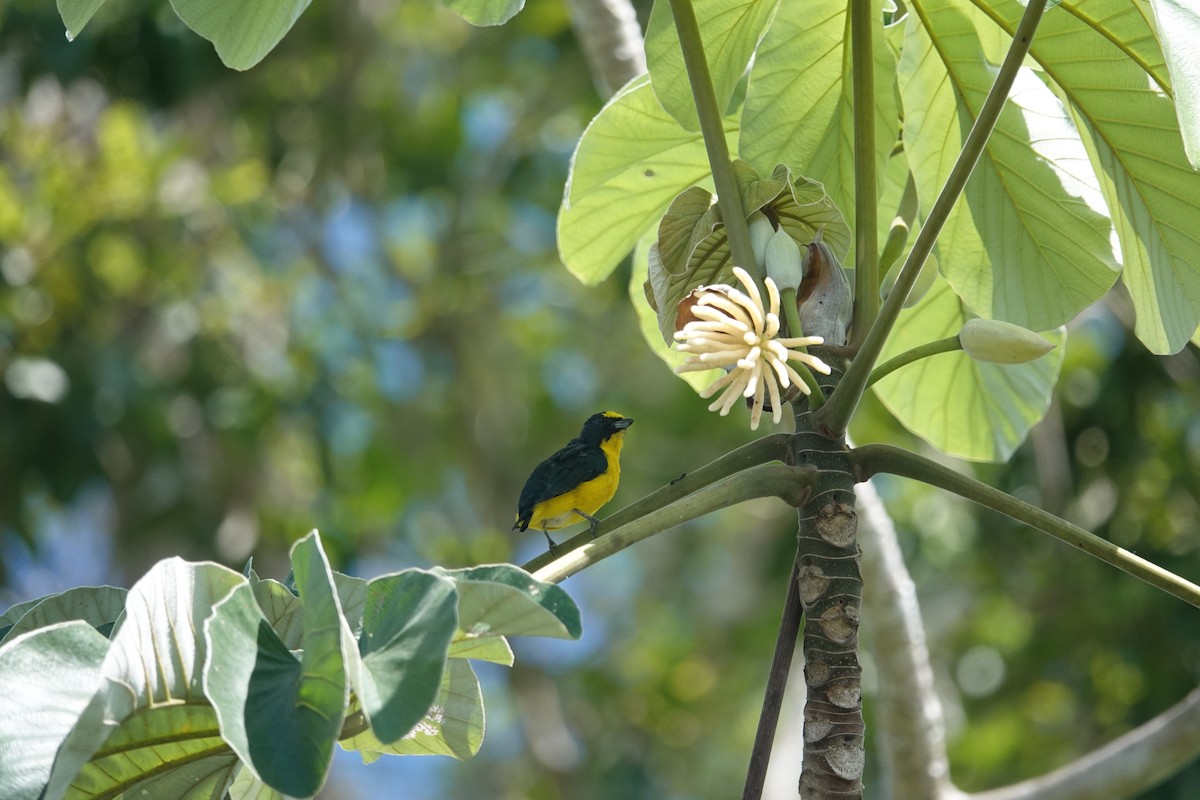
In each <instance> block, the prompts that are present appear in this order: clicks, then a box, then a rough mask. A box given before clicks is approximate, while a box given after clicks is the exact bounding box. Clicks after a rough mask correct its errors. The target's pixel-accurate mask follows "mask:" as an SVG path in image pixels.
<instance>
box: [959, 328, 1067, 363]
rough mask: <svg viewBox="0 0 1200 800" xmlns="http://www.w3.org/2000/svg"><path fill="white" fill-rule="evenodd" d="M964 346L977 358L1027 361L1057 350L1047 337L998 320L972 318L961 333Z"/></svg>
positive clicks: (977, 359) (1015, 361)
mask: <svg viewBox="0 0 1200 800" xmlns="http://www.w3.org/2000/svg"><path fill="white" fill-rule="evenodd" d="M958 341H959V343H960V344H961V345H962V349H963V350H964V351H965V352H966V354H967V355H969V356H970V357H971V358H973V359H975V360H976V361H987V362H990V363H992V364H1024V363H1025V362H1027V361H1034V360H1035V359H1039V358H1041V357H1042V356H1044V355H1046V353H1049V352H1050V351H1051V350H1053V349H1054V343H1053V342H1051V341H1050V340H1048V339H1047V338H1046V337H1044V336H1041V335H1039V334H1036V333H1034V332H1033V331H1031V330H1026V329H1025V328H1022V327H1021V326H1020V325H1013V324H1012V323H1011V322H1001V321H1000V320H998V319H973V320H969V321H968V322H967V324H966V325H963V326H962V330H960V331H959V332H958Z"/></svg>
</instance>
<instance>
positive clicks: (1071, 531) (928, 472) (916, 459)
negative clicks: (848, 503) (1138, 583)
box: [850, 444, 1200, 608]
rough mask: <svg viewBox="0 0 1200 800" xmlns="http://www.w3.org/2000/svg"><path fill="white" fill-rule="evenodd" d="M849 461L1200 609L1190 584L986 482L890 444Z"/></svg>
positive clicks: (1198, 591) (863, 472) (862, 472)
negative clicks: (1019, 528)
mask: <svg viewBox="0 0 1200 800" xmlns="http://www.w3.org/2000/svg"><path fill="white" fill-rule="evenodd" d="M850 460H851V461H852V462H853V463H854V464H855V466H856V471H857V475H856V477H857V478H858V479H859V480H860V481H865V480H867V479H868V478H870V477H871V476H872V475H876V474H878V473H880V472H887V473H890V474H892V475H902V476H904V477H906V478H912V479H914V480H918V481H922V482H924V483H927V484H929V485H930V486H937V487H939V488H941V489H945V490H946V491H948V492H954V493H955V494H957V495H959V496H960V497H965V498H967V499H968V500H972V501H974V502H976V503H978V504H979V505H981V506H984V507H986V508H990V509H992V510H993V511H999V512H1000V513H1001V514H1005V515H1007V516H1009V517H1012V518H1013V519H1015V520H1017V521H1018V522H1024V523H1025V524H1026V525H1029V526H1030V527H1033V528H1037V529H1038V530H1040V531H1042V532H1043V533H1048V534H1050V535H1051V536H1053V537H1054V538H1056V539H1058V540H1060V541H1063V542H1066V543H1067V544H1069V545H1072V546H1073V547H1078V548H1079V549H1080V550H1082V551H1083V552H1085V553H1087V554H1088V555H1092V556H1095V557H1096V558H1098V559H1100V560H1101V561H1103V562H1105V563H1106V564H1111V565H1112V566H1114V567H1116V568H1117V569H1119V570H1122V571H1124V572H1127V573H1129V574H1130V575H1132V576H1134V577H1135V578H1140V579H1142V580H1143V581H1145V582H1146V583H1148V584H1150V585H1151V586H1153V587H1155V588H1157V589H1162V590H1163V591H1164V592H1166V593H1167V594H1171V595H1174V596H1175V597H1178V598H1179V599H1180V600H1183V601H1184V602H1187V603H1191V604H1192V605H1194V606H1196V607H1198V608H1200V586H1197V585H1196V584H1194V583H1192V582H1191V581H1188V580H1185V579H1183V578H1181V577H1179V576H1178V575H1176V574H1175V573H1173V572H1170V571H1169V570H1165V569H1163V568H1162V567H1160V566H1158V565H1157V564H1155V563H1153V562H1151V561H1147V560H1146V559H1144V558H1142V557H1141V556H1139V555H1136V554H1134V553H1131V552H1129V551H1128V550H1126V549H1125V548H1123V547H1118V546H1117V545H1115V544H1113V543H1112V542H1110V541H1108V540H1106V539H1101V538H1100V537H1099V536H1096V535H1095V534H1094V533H1089V532H1088V531H1085V530H1084V529H1083V528H1080V527H1079V526H1078V525H1073V524H1071V523H1070V522H1067V521H1066V520H1065V519H1062V518H1061V517H1056V516H1054V515H1053V514H1051V513H1050V512H1048V511H1043V510H1042V509H1040V508H1038V507H1037V506H1034V505H1030V504H1029V503H1026V502H1025V501H1024V500H1018V499H1017V498H1015V497H1013V496H1012V495H1010V494H1008V493H1007V492H1002V491H1000V490H999V489H996V488H994V487H991V486H988V485H987V484H986V483H983V482H982V481H977V480H975V479H974V478H971V477H969V476H967V475H962V474H959V473H957V472H955V471H954V470H952V469H950V468H949V467H944V466H942V465H941V464H938V463H937V462H935V461H931V460H930V459H928V458H925V457H924V456H919V455H917V454H916V453H910V452H908V451H907V450H902V449H901V448H899V447H892V446H890V445H883V444H868V445H864V446H862V447H859V448H856V449H855V450H853V451H851V453H850Z"/></svg>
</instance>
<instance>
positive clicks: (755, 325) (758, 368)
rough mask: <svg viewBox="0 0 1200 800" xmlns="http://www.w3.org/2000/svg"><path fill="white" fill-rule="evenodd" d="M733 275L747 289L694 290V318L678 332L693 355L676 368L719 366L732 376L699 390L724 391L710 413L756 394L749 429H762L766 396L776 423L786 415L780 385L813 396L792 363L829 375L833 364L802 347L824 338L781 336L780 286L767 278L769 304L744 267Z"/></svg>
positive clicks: (679, 344)
mask: <svg viewBox="0 0 1200 800" xmlns="http://www.w3.org/2000/svg"><path fill="white" fill-rule="evenodd" d="M733 274H734V275H736V276H737V279H738V280H739V281H741V284H742V286H744V287H745V289H746V291H744V292H743V291H741V290H740V289H737V288H736V287H733V286H728V285H726V284H717V285H714V286H701V287H700V288H698V289H696V291H695V292H693V293H692V299H693V300H694V301H695V302H694V305H692V306H691V308H690V312H691V315H692V316H693V317H695V319H693V320H690V321H689V322H688V323H687V324H686V325H684V326H683V329H682V330H680V331H677V332H676V333H675V340H676V342H677V344H676V349H678V350H679V351H680V352H683V353H689V354H690V355H689V357H688V359H687V361H686V362H685V363H684V364H683V365H682V366H681V367H679V368H678V369H677V370H676V372H696V371H698V370H706V369H713V368H714V367H720V368H723V369H725V370H727V371H728V372H727V374H726V375H724V376H723V377H721V378H718V379H717V380H716V381H714V382H713V383H712V384H711V385H710V386H708V388H706V389H704V391H702V392H700V396H701V397H705V398H708V397H712V396H713V395H714V394H716V393H717V392H718V391H720V390H721V389H724V390H725V391H724V392H723V393H722V394H721V396H720V397H718V398H717V399H716V400H714V401H713V403H712V405H710V406H709V407H708V409H709V411H717V410H718V409H719V410H720V412H721V416H725V415H726V414H728V413H729V409H731V408H733V404H734V403H735V402H737V399H738V398H739V397H747V398H752V399H753V400H752V406H751V409H750V429H751V430H758V423H759V420H760V419H761V418H762V412H763V406H764V403H765V401H766V400H768V399H769V400H770V402H771V414H772V418H773V419H774V421H775V422H776V423H778V422H779V420H780V419H781V418H782V415H783V403H782V402H781V399H780V395H781V392H780V387H782V388H783V389H784V390H786V389H787V388H788V387H789V386H792V385H793V384H795V385H796V386H797V387H798V388H799V389H800V391H802V392H804V393H805V394H808V391H809V389H808V386H807V384H805V382H804V380H803V379H802V378H801V377H800V375H799V374H798V373H797V372H796V370H795V369H794V368H793V367H792V365H791V364H789V363H788V361H797V362H800V363H803V364H807V365H808V366H809V367H810V368H812V369H813V370H816V371H817V372H821V373H823V374H825V375H828V374H829V366H828V365H827V364H826V363H825V362H824V361H822V360H821V359H819V358H817V357H816V356H813V355H809V354H808V353H806V352H804V351H803V350H797V349H796V348H803V347H807V346H809V345H814V344H823V343H824V341H825V340H824V339H822V338H821V337H820V336H800V337H794V338H789V339H783V338H777V336H778V334H779V289H778V288H777V287H776V286H775V281H773V280H771V279H770V278H767V279H766V281H765V283H766V287H767V296H768V298H769V300H770V307H769V308H767V307H764V306H763V300H762V294H761V293H760V292H759V290H758V286H757V285H756V284H755V283H754V279H753V278H751V277H750V275H749V273H747V272H746V271H745V270H744V269H742V268H741V267H734V268H733Z"/></svg>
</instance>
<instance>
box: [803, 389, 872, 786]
mask: <svg viewBox="0 0 1200 800" xmlns="http://www.w3.org/2000/svg"><path fill="white" fill-rule="evenodd" d="M792 446H793V451H792V457H793V458H794V459H795V464H796V466H804V465H810V466H813V467H816V468H817V469H818V470H820V478H819V479H818V481H817V483H816V485H815V486H814V488H813V491H812V493H811V494H810V495H809V497H808V499H807V501H806V502H805V503H804V504H803V505H802V506H801V507H800V509H799V516H800V530H799V534H798V535H799V560H800V570H799V581H798V582H799V588H800V599H801V601H802V602H803V604H804V644H803V646H804V665H805V666H804V678H805V683H806V684H807V686H808V699H807V702H806V705H805V708H804V761H803V766H802V770H801V774H800V796H801V797H803V798H806V800H824V799H825V798H835V797H836V798H843V797H855V798H861V797H862V794H863V784H862V776H863V767H864V764H865V760H866V750H865V748H864V736H865V732H866V726H865V724H864V723H863V716H862V668H861V667H859V665H858V652H857V651H858V622H859V608H860V605H861V600H862V576H861V574H860V571H859V549H858V514H857V512H856V511H855V495H854V476H853V474H852V472H851V469H850V461H849V457H848V451H847V449H846V442H845V439H837V440H831V439H827V438H825V437H824V436H821V435H820V434H817V433H815V432H814V431H813V429H812V424H811V415H810V414H808V413H801V414H797V416H796V436H795V437H794V439H793V445H792Z"/></svg>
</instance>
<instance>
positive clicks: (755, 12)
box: [646, 0, 779, 131]
mask: <svg viewBox="0 0 1200 800" xmlns="http://www.w3.org/2000/svg"><path fill="white" fill-rule="evenodd" d="M778 4H779V0H765V1H764V0H696V2H695V3H693V8H694V10H695V13H696V23H697V26H698V27H699V29H700V39H701V41H702V42H703V44H704V57H705V61H706V62H707V63H708V69H709V73H710V76H709V77H710V79H711V80H712V85H713V90H714V91H715V93H716V96H717V108H721V109H725V108H727V107H728V105H729V101H730V98H732V97H733V90H734V87H736V86H737V83H738V81H739V80H740V79H741V77H742V74H743V73H744V72H745V71H746V65H747V64H748V63H750V58H751V56H753V55H754V50H755V48H756V47H757V46H758V43H759V41H761V39H762V37H763V34H764V33H766V30H767V26H768V25H769V24H770V22H771V17H772V16H774V14H775V8H776V6H777V5H778ZM646 66H647V67H648V68H649V70H650V79H651V82H652V83H653V86H654V94H655V95H656V96H657V97H658V101H659V102H660V103H662V106H663V108H665V109H666V110H667V113H669V114H670V115H671V116H672V117H674V118H675V119H676V120H677V121H678V122H679V124H680V125H682V126H683V127H684V128H686V129H687V130H689V131H698V130H700V117H699V116H698V115H697V114H696V101H695V100H694V99H693V98H692V89H691V83H690V82H689V81H688V75H687V69H686V68H685V67H684V63H683V50H682V49H681V48H680V46H679V33H678V31H677V30H676V29H675V21H674V19H673V17H672V15H671V4H670V2H669V0H655V3H654V7H653V8H652V9H651V10H650V20H649V21H648V22H647V23H646Z"/></svg>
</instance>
